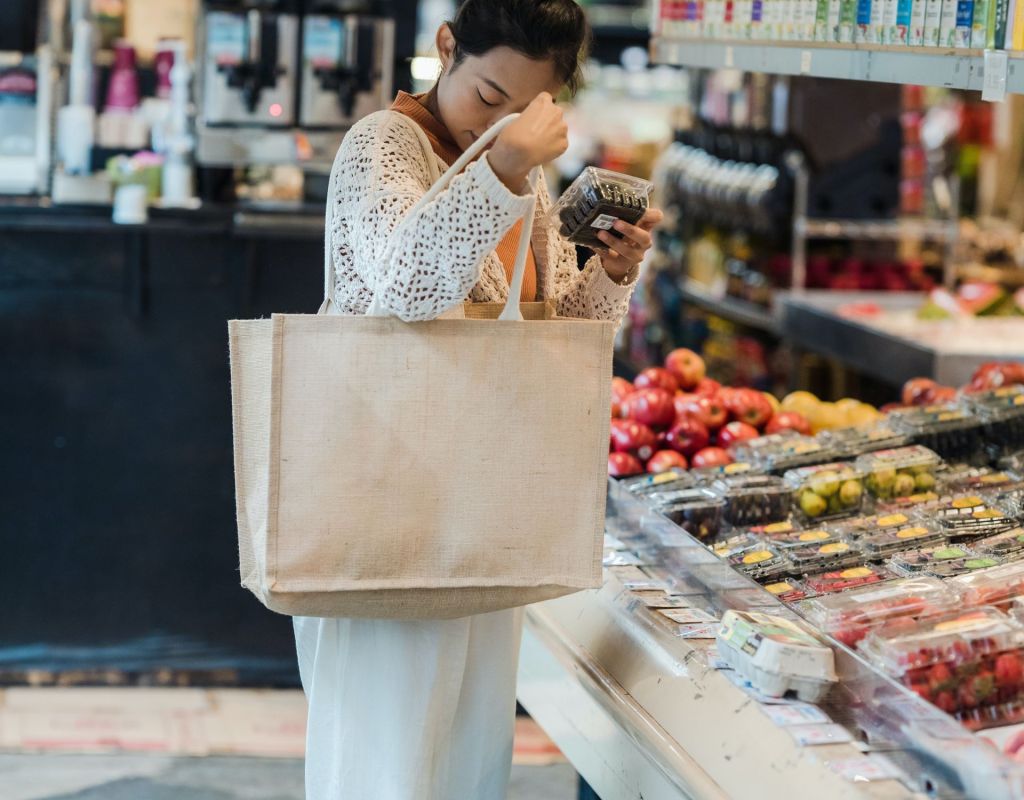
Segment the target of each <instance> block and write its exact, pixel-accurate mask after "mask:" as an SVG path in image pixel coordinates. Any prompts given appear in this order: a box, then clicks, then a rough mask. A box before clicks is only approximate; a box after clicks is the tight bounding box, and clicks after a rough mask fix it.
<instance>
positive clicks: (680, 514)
mask: <svg viewBox="0 0 1024 800" xmlns="http://www.w3.org/2000/svg"><path fill="white" fill-rule="evenodd" d="M659 510H660V511H661V513H662V514H664V515H665V516H666V517H668V518H669V519H670V520H672V521H673V522H674V523H675V524H676V525H678V526H679V527H680V528H682V529H683V530H685V531H687V532H688V533H690V534H692V535H693V536H696V537H697V538H698V539H711V538H713V537H715V536H717V535H718V533H719V531H720V530H721V529H722V513H723V511H724V510H725V501H724V500H722V499H721V498H719V497H715V496H714V495H713V494H711V492H709V491H708V490H707V489H688V490H686V491H684V492H674V493H673V496H672V499H671V500H670V501H669V502H667V503H666V504H664V505H660V507H659Z"/></svg>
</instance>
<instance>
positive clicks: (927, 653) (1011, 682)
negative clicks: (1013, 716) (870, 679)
mask: <svg viewBox="0 0 1024 800" xmlns="http://www.w3.org/2000/svg"><path fill="white" fill-rule="evenodd" d="M861 651H862V652H863V653H864V654H865V656H866V657H867V658H868V659H869V660H870V661H872V662H873V663H874V664H875V665H877V666H878V667H879V668H880V669H882V670H883V671H884V672H887V673H888V674H889V675H891V676H893V677H894V678H896V679H897V680H900V681H901V682H902V683H903V685H904V686H906V687H908V688H909V689H911V690H912V691H914V692H916V693H917V694H919V695H920V696H921V697H923V698H924V699H925V700H928V701H929V702H931V703H933V704H934V705H936V706H938V707H939V708H940V709H942V710H943V711H945V712H947V713H949V714H952V715H954V716H955V717H957V718H958V719H960V720H961V721H964V722H966V723H968V724H969V725H971V726H972V727H974V726H977V727H981V726H984V725H986V724H992V723H993V722H997V721H998V720H999V718H1000V717H1001V716H1002V713H1001V708H1008V707H1015V706H1016V705H1017V704H1018V703H1019V701H1020V700H1021V693H1022V690H1024V628H1022V627H1021V626H1020V625H1019V624H1017V623H1016V622H1015V621H1013V620H1012V619H1010V618H1009V617H1008V616H1006V615H1005V614H1003V613H1001V612H1000V611H997V610H996V609H994V608H978V609H970V610H967V611H958V612H952V613H950V614H945V615H940V616H937V617H926V618H923V619H921V620H919V621H918V622H917V623H915V624H914V625H913V627H912V628H908V629H907V630H900V629H896V630H886V629H884V628H883V629H877V630H874V631H872V632H871V633H870V634H869V635H868V636H867V638H866V639H865V640H864V642H863V643H862V645H861Z"/></svg>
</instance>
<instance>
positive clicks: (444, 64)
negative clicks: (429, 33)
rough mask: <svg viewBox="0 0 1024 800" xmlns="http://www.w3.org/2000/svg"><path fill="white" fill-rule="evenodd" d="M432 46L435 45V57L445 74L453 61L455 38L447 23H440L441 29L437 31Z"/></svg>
mask: <svg viewBox="0 0 1024 800" xmlns="http://www.w3.org/2000/svg"><path fill="white" fill-rule="evenodd" d="M434 44H435V45H437V57H438V58H439V59H440V60H441V69H442V71H444V72H447V71H448V68H449V67H451V66H452V62H453V61H454V60H455V37H454V36H453V35H452V29H451V28H450V27H449V26H448V23H447V22H442V23H441V27H440V28H438V29H437V36H436V37H434Z"/></svg>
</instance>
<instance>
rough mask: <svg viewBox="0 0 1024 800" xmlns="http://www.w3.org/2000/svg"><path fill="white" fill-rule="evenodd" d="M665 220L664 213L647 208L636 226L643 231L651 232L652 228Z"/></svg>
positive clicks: (657, 209)
mask: <svg viewBox="0 0 1024 800" xmlns="http://www.w3.org/2000/svg"><path fill="white" fill-rule="evenodd" d="M664 219H665V213H664V212H663V211H662V210H661V209H660V208H648V209H647V210H646V211H645V212H644V215H643V216H642V217H640V220H639V221H638V222H637V225H638V226H639V227H641V228H643V229H644V230H645V231H649V230H651V228H653V227H654V226H656V225H658V224H660V223H661V222H662V221H663V220H664Z"/></svg>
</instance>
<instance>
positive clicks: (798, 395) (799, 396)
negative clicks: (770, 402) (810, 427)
mask: <svg viewBox="0 0 1024 800" xmlns="http://www.w3.org/2000/svg"><path fill="white" fill-rule="evenodd" d="M820 402H821V401H820V400H819V399H818V398H817V397H815V396H814V395H813V394H811V393H810V392H802V391H801V392H790V393H789V394H787V395H786V396H785V397H783V398H782V402H781V403H780V404H779V405H780V407H781V408H782V410H783V411H799V412H801V413H803V414H804V416H808V413H807V412H810V410H811V409H812V408H815V407H816V406H817V405H818V404H819V403H820Z"/></svg>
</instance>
